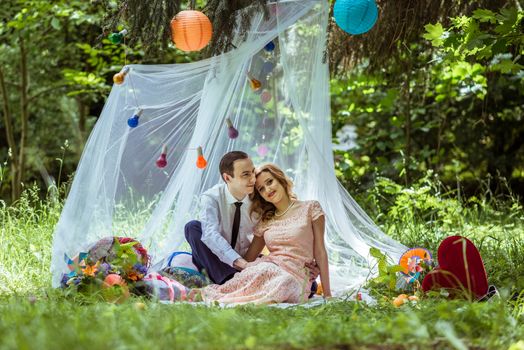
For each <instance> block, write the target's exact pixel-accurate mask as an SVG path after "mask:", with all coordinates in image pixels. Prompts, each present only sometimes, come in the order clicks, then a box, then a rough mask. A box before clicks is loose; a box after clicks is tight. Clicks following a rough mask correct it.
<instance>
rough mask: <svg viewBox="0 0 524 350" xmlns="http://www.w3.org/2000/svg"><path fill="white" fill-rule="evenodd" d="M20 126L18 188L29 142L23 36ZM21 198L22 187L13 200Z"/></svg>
mask: <svg viewBox="0 0 524 350" xmlns="http://www.w3.org/2000/svg"><path fill="white" fill-rule="evenodd" d="M20 80H21V82H20V122H21V123H20V124H21V131H20V142H19V145H20V149H19V153H18V176H17V179H16V181H17V182H18V186H21V184H22V182H23V180H24V174H25V163H26V158H25V147H26V141H27V132H28V119H29V115H28V90H29V78H28V71H27V51H26V49H25V43H24V38H23V37H22V35H20ZM19 197H20V187H19V191H18V193H17V196H16V198H13V200H16V199H18V198H19Z"/></svg>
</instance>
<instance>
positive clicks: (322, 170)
mask: <svg viewBox="0 0 524 350" xmlns="http://www.w3.org/2000/svg"><path fill="white" fill-rule="evenodd" d="M267 6H268V7H269V13H270V17H269V19H264V16H263V14H262V13H261V14H259V15H257V16H256V17H255V18H254V20H253V22H252V26H251V29H250V31H249V34H248V38H247V40H245V41H240V40H237V41H236V43H235V46H236V48H234V49H233V50H231V51H229V52H227V53H225V54H222V55H219V56H215V57H212V58H209V59H206V60H202V61H199V62H194V63H188V64H166V65H129V68H130V70H129V73H128V75H127V76H126V78H125V81H124V83H123V84H122V85H114V86H113V89H112V90H111V93H110V95H109V97H108V99H107V101H106V104H105V106H104V109H103V111H102V114H101V116H100V118H99V120H98V122H97V124H96V126H95V128H94V129H93V132H92V133H91V135H90V137H89V140H88V142H87V145H86V147H85V150H84V153H83V155H82V157H81V160H80V163H79V165H78V169H77V172H76V174H75V178H74V181H73V184H72V187H71V191H70V193H69V196H68V198H67V201H66V203H65V206H64V209H63V212H62V215H61V217H60V220H59V223H58V225H57V227H56V230H55V234H54V240H53V256H52V264H51V270H52V274H53V286H55V287H57V286H59V282H60V277H61V274H62V272H64V271H65V269H66V266H65V264H64V261H63V256H64V253H65V254H67V255H69V256H74V255H75V254H77V253H78V252H79V251H83V250H85V249H86V247H87V246H88V245H89V244H91V243H93V242H95V241H97V240H98V239H100V238H103V237H107V236H113V235H118V236H130V237H133V238H136V239H137V240H139V241H140V242H141V243H142V244H143V245H144V246H145V247H146V248H147V249H148V252H149V254H150V255H151V256H152V259H153V262H159V261H160V260H161V259H163V258H164V257H165V256H167V255H168V254H169V253H170V252H172V251H174V250H180V249H184V248H186V247H187V246H185V239H184V234H183V228H184V225H185V223H186V222H188V221H189V220H191V219H194V218H196V217H197V213H198V211H199V208H198V199H199V195H200V193H202V192H203V191H205V190H207V189H208V188H210V187H212V186H213V185H215V184H216V183H218V182H219V181H221V179H220V175H219V171H218V164H219V161H220V158H221V157H222V155H223V154H224V153H226V152H228V151H231V150H243V151H245V152H247V153H248V154H249V155H250V156H251V157H252V159H253V161H254V163H255V165H257V164H262V163H264V162H268V161H270V162H274V163H276V164H278V165H279V166H280V167H282V169H284V170H285V171H286V173H287V174H288V175H289V176H290V177H291V178H292V179H293V181H294V184H295V192H296V194H297V195H298V197H299V199H301V200H309V199H313V200H318V201H319V202H320V204H321V206H322V208H323V210H324V212H325V214H326V245H327V250H328V254H329V260H330V275H331V280H332V289H333V291H334V293H335V294H341V293H343V292H346V291H348V290H351V289H354V288H357V287H358V286H360V285H361V284H362V283H363V282H364V281H365V279H366V278H367V277H368V276H370V275H373V274H374V273H375V270H376V269H375V268H374V261H373V259H372V258H371V256H370V254H369V249H370V247H377V248H378V249H380V250H381V251H383V252H385V253H386V254H388V255H389V256H390V257H391V258H392V259H398V257H399V256H400V254H401V253H402V252H403V250H404V249H405V248H404V247H403V246H402V245H400V244H399V243H397V242H396V241H394V240H392V239H391V238H389V237H388V236H386V235H385V234H384V233H383V232H382V231H381V230H380V229H379V228H378V227H377V226H376V225H375V224H374V223H373V221H372V220H371V219H370V218H369V217H368V216H367V215H366V213H365V212H364V211H363V210H362V209H361V208H360V207H359V205H358V204H357V203H356V202H355V201H354V200H353V198H352V197H351V196H350V195H349V193H348V192H347V191H346V189H344V187H343V186H342V185H341V184H340V183H339V182H338V180H337V179H336V177H335V170H334V161H333V154H332V142H331V138H332V134H331V119H330V94H329V72H328V66H327V64H325V63H323V62H322V58H323V55H324V50H325V40H326V26H327V20H328V13H329V6H328V2H327V1H319V0H288V1H278V2H269V3H268V5H267ZM271 41H273V42H274V43H275V49H274V51H272V52H269V51H266V50H265V49H264V48H265V46H266V44H268V43H269V42H271ZM268 62H271V63H268ZM248 75H249V76H250V77H252V78H255V79H257V80H259V81H261V82H262V84H263V89H262V90H261V91H262V93H260V91H253V89H252V88H251V87H250V82H249V79H248ZM268 99H269V101H268ZM138 108H140V109H142V110H143V112H142V115H141V117H140V119H139V125H138V126H137V127H136V128H130V127H129V126H128V125H127V119H128V118H129V117H130V116H132V115H133V114H134V113H135V111H136V110H137V109H138ZM226 118H230V120H231V121H232V123H233V125H234V126H235V128H236V129H238V131H239V136H238V137H237V138H236V139H230V138H229V137H228V133H227V126H226V123H225V120H226ZM164 145H165V146H166V147H167V166H166V167H165V168H162V169H160V168H158V167H156V165H155V161H156V159H157V158H158V157H159V156H160V154H161V152H162V147H163V146H164ZM198 146H201V147H202V149H203V154H204V157H205V158H206V160H207V162H208V163H207V167H206V168H205V169H203V170H202V169H199V168H197V167H196V165H195V163H196V159H197V151H196V150H195V149H196V148H197V147H198Z"/></svg>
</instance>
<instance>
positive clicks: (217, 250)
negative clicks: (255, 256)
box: [200, 184, 256, 266]
mask: <svg viewBox="0 0 524 350" xmlns="http://www.w3.org/2000/svg"><path fill="white" fill-rule="evenodd" d="M235 202H239V201H238V200H237V199H236V198H235V197H233V195H232V194H231V193H230V192H229V189H228V187H227V185H226V184H217V185H215V186H213V187H212V188H210V189H209V190H207V191H206V192H204V193H203V194H202V198H201V212H200V222H201V223H202V242H204V244H205V245H207V246H208V247H209V249H210V250H211V251H212V252H213V253H214V254H215V255H216V256H217V257H218V258H219V259H220V260H221V261H223V262H224V263H226V264H228V265H230V266H233V262H234V261H235V260H237V259H239V258H241V257H243V256H244V254H245V253H246V252H247V250H248V248H249V245H250V244H251V240H252V239H253V228H254V227H255V224H256V222H255V221H254V220H252V219H251V217H250V216H249V207H250V206H251V200H250V199H249V196H246V197H244V199H243V200H241V201H240V202H242V203H243V204H242V206H241V207H240V227H239V230H238V238H237V243H236V246H235V249H233V248H231V231H232V228H233V219H234V216H235V209H236V206H235Z"/></svg>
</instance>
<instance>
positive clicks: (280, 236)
mask: <svg viewBox="0 0 524 350" xmlns="http://www.w3.org/2000/svg"><path fill="white" fill-rule="evenodd" d="M293 209H294V210H293V211H292V212H290V213H289V214H288V215H287V216H285V217H284V218H283V219H276V220H270V221H268V222H264V223H259V224H258V225H257V226H256V227H255V232H254V234H255V235H257V236H263V237H264V240H265V242H266V246H267V248H268V250H269V255H267V256H263V257H261V258H258V259H257V260H255V261H253V262H252V263H249V264H248V266H247V267H246V268H245V269H244V270H242V271H241V272H239V273H236V274H235V276H234V277H233V278H232V279H230V280H229V281H227V282H226V283H224V284H223V285H217V284H213V285H210V286H207V287H205V288H203V289H202V297H203V299H204V301H215V300H216V301H218V302H221V303H227V304H231V303H238V304H244V303H255V304H270V303H300V302H304V301H307V298H308V296H309V293H310V290H311V283H310V282H309V270H308V269H307V268H306V267H305V266H304V263H305V262H307V261H311V260H313V244H314V238H313V221H315V220H316V219H318V218H319V217H320V216H322V215H324V213H323V211H322V208H321V207H320V204H319V203H318V202H317V201H304V202H296V203H295V208H293Z"/></svg>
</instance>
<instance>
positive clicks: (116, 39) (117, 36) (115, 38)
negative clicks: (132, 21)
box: [107, 29, 127, 44]
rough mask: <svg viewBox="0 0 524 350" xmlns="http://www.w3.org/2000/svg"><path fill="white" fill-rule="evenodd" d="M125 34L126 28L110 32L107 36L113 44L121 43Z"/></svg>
mask: <svg viewBox="0 0 524 350" xmlns="http://www.w3.org/2000/svg"><path fill="white" fill-rule="evenodd" d="M126 34H127V29H124V30H121V31H119V32H118V33H111V34H109V36H108V37H107V38H108V39H109V41H110V42H111V43H113V44H121V43H122V41H124V36H126Z"/></svg>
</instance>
